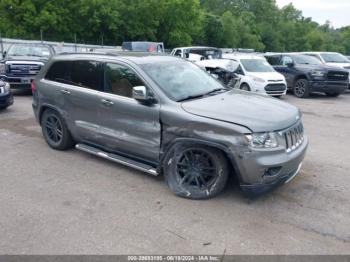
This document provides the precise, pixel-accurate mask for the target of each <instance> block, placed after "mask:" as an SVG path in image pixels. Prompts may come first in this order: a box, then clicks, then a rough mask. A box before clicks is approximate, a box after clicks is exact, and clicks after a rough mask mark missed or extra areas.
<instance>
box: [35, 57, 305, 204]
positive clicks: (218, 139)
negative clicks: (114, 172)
mask: <svg viewBox="0 0 350 262" xmlns="http://www.w3.org/2000/svg"><path fill="white" fill-rule="evenodd" d="M32 89H33V108H34V112H35V116H36V118H37V120H38V121H39V123H40V124H41V127H42V132H43V136H44V138H45V140H46V142H47V143H48V145H49V146H50V147H52V148H53V149H57V150H65V149H68V148H71V147H72V146H74V145H75V147H76V148H77V149H79V150H82V151H85V152H87V153H91V154H94V155H96V156H99V157H102V158H105V159H109V160H112V161H115V162H117V163H121V164H123V165H126V166H130V167H133V168H136V169H138V170H142V171H144V172H147V173H149V174H152V175H159V174H161V173H162V174H164V176H165V179H166V181H167V183H168V185H169V187H170V188H171V190H172V191H173V192H174V193H175V194H176V195H179V196H182V197H187V198H193V199H204V198H210V197H213V196H215V195H217V194H218V193H219V192H220V191H222V190H223V188H224V186H225V185H226V182H227V178H228V176H229V174H230V173H233V174H235V175H237V177H238V179H239V182H240V186H241V188H242V189H243V191H244V192H247V193H252V194H259V193H262V192H265V191H267V190H269V189H270V188H273V187H274V186H276V185H279V184H281V183H286V182H288V181H290V180H291V179H292V178H293V177H294V176H295V175H297V174H298V172H299V170H300V167H301V163H302V160H303V158H304V155H305V152H306V148H307V145H308V139H307V137H306V136H304V130H303V124H302V121H301V115H300V112H299V110H298V109H297V108H296V107H294V106H292V105H289V104H287V103H284V102H282V101H279V100H277V99H274V98H268V97H265V96H262V95H257V94H253V93H249V92H246V91H240V90H229V89H227V88H226V87H224V86H223V85H222V84H220V82H218V81H217V80H216V79H214V78H213V77H211V76H210V75H208V74H207V73H206V72H204V71H203V70H201V69H200V68H199V67H198V66H196V65H194V64H192V63H191V62H188V61H185V60H183V59H180V58H176V57H171V56H161V55H150V54H140V53H138V54H128V53H122V54H116V55H102V54H65V55H59V56H56V57H54V58H53V59H52V60H51V61H50V62H49V63H48V64H47V65H46V66H45V67H44V68H43V70H42V71H40V73H39V75H38V76H37V78H36V80H35V81H34V82H33V84H32Z"/></svg>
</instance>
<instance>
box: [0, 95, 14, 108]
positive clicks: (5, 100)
mask: <svg viewBox="0 0 350 262" xmlns="http://www.w3.org/2000/svg"><path fill="white" fill-rule="evenodd" d="M12 104H13V96H12V94H11V93H4V94H0V107H8V106H10V105H12Z"/></svg>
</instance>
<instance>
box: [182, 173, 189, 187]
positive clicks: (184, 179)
mask: <svg viewBox="0 0 350 262" xmlns="http://www.w3.org/2000/svg"><path fill="white" fill-rule="evenodd" d="M189 177H190V174H186V175H185V176H184V177H183V178H182V179H181V180H180V185H183V184H184V183H185V181H186V179H187V178H189Z"/></svg>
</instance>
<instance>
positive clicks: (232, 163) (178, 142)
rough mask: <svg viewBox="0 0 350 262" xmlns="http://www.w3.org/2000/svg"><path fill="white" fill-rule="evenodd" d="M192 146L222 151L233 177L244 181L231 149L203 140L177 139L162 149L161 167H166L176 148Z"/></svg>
mask: <svg viewBox="0 0 350 262" xmlns="http://www.w3.org/2000/svg"><path fill="white" fill-rule="evenodd" d="M191 144H192V145H199V146H206V147H209V148H212V149H215V150H218V151H220V152H221V153H222V154H223V155H224V156H225V158H226V160H227V162H228V164H229V167H230V170H233V171H234V172H233V173H234V174H232V175H235V176H237V178H238V179H239V181H243V180H242V179H241V178H242V177H241V173H240V171H239V169H238V165H237V162H236V159H235V157H234V156H233V154H232V153H231V152H230V150H229V148H228V147H227V146H225V145H223V144H220V143H216V142H211V141H206V140H202V139H195V138H178V139H175V140H174V141H173V142H172V143H171V144H170V145H168V146H166V147H165V148H162V150H161V158H160V167H163V166H164V164H165V161H166V159H167V157H168V156H169V154H170V153H171V152H172V151H173V150H174V149H175V148H176V147H179V146H183V145H191ZM159 171H162V170H159Z"/></svg>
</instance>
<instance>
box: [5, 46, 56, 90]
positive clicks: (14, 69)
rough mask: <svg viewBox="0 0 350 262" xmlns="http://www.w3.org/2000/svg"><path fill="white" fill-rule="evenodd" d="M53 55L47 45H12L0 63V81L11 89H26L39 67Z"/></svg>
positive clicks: (52, 50)
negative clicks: (6, 83)
mask: <svg viewBox="0 0 350 262" xmlns="http://www.w3.org/2000/svg"><path fill="white" fill-rule="evenodd" d="M54 53H55V51H54V49H53V48H52V47H51V46H49V45H37V44H35V45H34V44H13V45H11V46H10V47H9V49H8V50H7V52H4V54H3V59H2V60H1V61H0V79H2V80H4V81H5V82H8V83H9V84H10V87H11V88H13V89H22V90H23V89H28V90H30V84H31V82H32V81H33V79H34V77H35V76H36V75H37V73H38V72H39V71H40V69H41V67H42V66H43V65H44V64H45V63H46V62H47V61H48V60H49V58H50V57H51V56H52V55H53V54H54Z"/></svg>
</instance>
